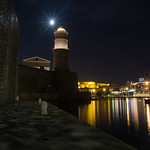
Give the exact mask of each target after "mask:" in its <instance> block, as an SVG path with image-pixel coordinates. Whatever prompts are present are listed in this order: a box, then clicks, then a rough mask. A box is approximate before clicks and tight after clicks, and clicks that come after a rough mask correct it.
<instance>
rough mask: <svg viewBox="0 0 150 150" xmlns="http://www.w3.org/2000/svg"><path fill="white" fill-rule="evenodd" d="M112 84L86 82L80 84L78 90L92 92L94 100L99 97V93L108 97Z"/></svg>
mask: <svg viewBox="0 0 150 150" xmlns="http://www.w3.org/2000/svg"><path fill="white" fill-rule="evenodd" d="M109 86H110V84H108V83H96V82H93V81H90V82H88V81H85V82H78V89H79V91H80V92H90V93H91V96H92V98H94V99H95V98H96V97H97V93H100V92H101V93H102V94H103V95H107V91H109Z"/></svg>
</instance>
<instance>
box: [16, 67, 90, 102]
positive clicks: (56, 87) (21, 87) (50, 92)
mask: <svg viewBox="0 0 150 150" xmlns="http://www.w3.org/2000/svg"><path fill="white" fill-rule="evenodd" d="M18 95H19V97H20V100H33V101H34V100H37V99H38V98H42V99H43V100H47V101H53V100H67V101H68V100H75V101H77V100H89V99H90V96H91V95H90V93H88V92H78V76H77V73H75V72H67V71H45V70H40V69H35V68H31V67H28V66H23V65H19V80H18Z"/></svg>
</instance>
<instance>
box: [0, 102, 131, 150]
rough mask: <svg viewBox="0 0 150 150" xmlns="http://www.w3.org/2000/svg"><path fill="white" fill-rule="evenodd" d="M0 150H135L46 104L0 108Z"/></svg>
mask: <svg viewBox="0 0 150 150" xmlns="http://www.w3.org/2000/svg"><path fill="white" fill-rule="evenodd" d="M0 150H134V148H133V147H131V146H129V145H127V144H125V143H123V142H122V141H119V140H118V139H116V138H114V137H112V136H110V135H108V134H106V133H105V132H103V131H101V130H99V129H97V128H94V127H92V126H90V125H88V124H85V123H83V122H82V121H79V120H78V119H77V118H75V117H74V116H72V115H70V114H68V113H67V112H65V111H63V110H61V109H59V108H57V107H55V106H53V105H51V104H48V115H47V116H42V115H41V105H39V104H38V102H19V103H16V104H13V105H4V106H0Z"/></svg>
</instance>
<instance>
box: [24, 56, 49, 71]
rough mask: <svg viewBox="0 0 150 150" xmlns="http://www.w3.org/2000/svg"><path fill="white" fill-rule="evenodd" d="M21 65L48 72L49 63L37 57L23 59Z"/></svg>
mask: <svg viewBox="0 0 150 150" xmlns="http://www.w3.org/2000/svg"><path fill="white" fill-rule="evenodd" d="M23 65H25V66H29V67H32V68H37V69H44V70H48V71H50V61H49V60H47V59H44V58H41V57H38V56H35V57H31V58H27V59H24V60H23Z"/></svg>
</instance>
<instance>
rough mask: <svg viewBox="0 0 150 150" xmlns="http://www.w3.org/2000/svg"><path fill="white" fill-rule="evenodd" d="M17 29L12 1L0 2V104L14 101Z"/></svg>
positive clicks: (3, 0)
mask: <svg viewBox="0 0 150 150" xmlns="http://www.w3.org/2000/svg"><path fill="white" fill-rule="evenodd" d="M18 43H19V27H18V19H17V17H16V13H15V9H14V2H13V0H0V104H1V103H11V102H13V101H14V100H15V92H16V91H15V90H16V85H17V84H16V78H17V64H18V47H19V44H18Z"/></svg>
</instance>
